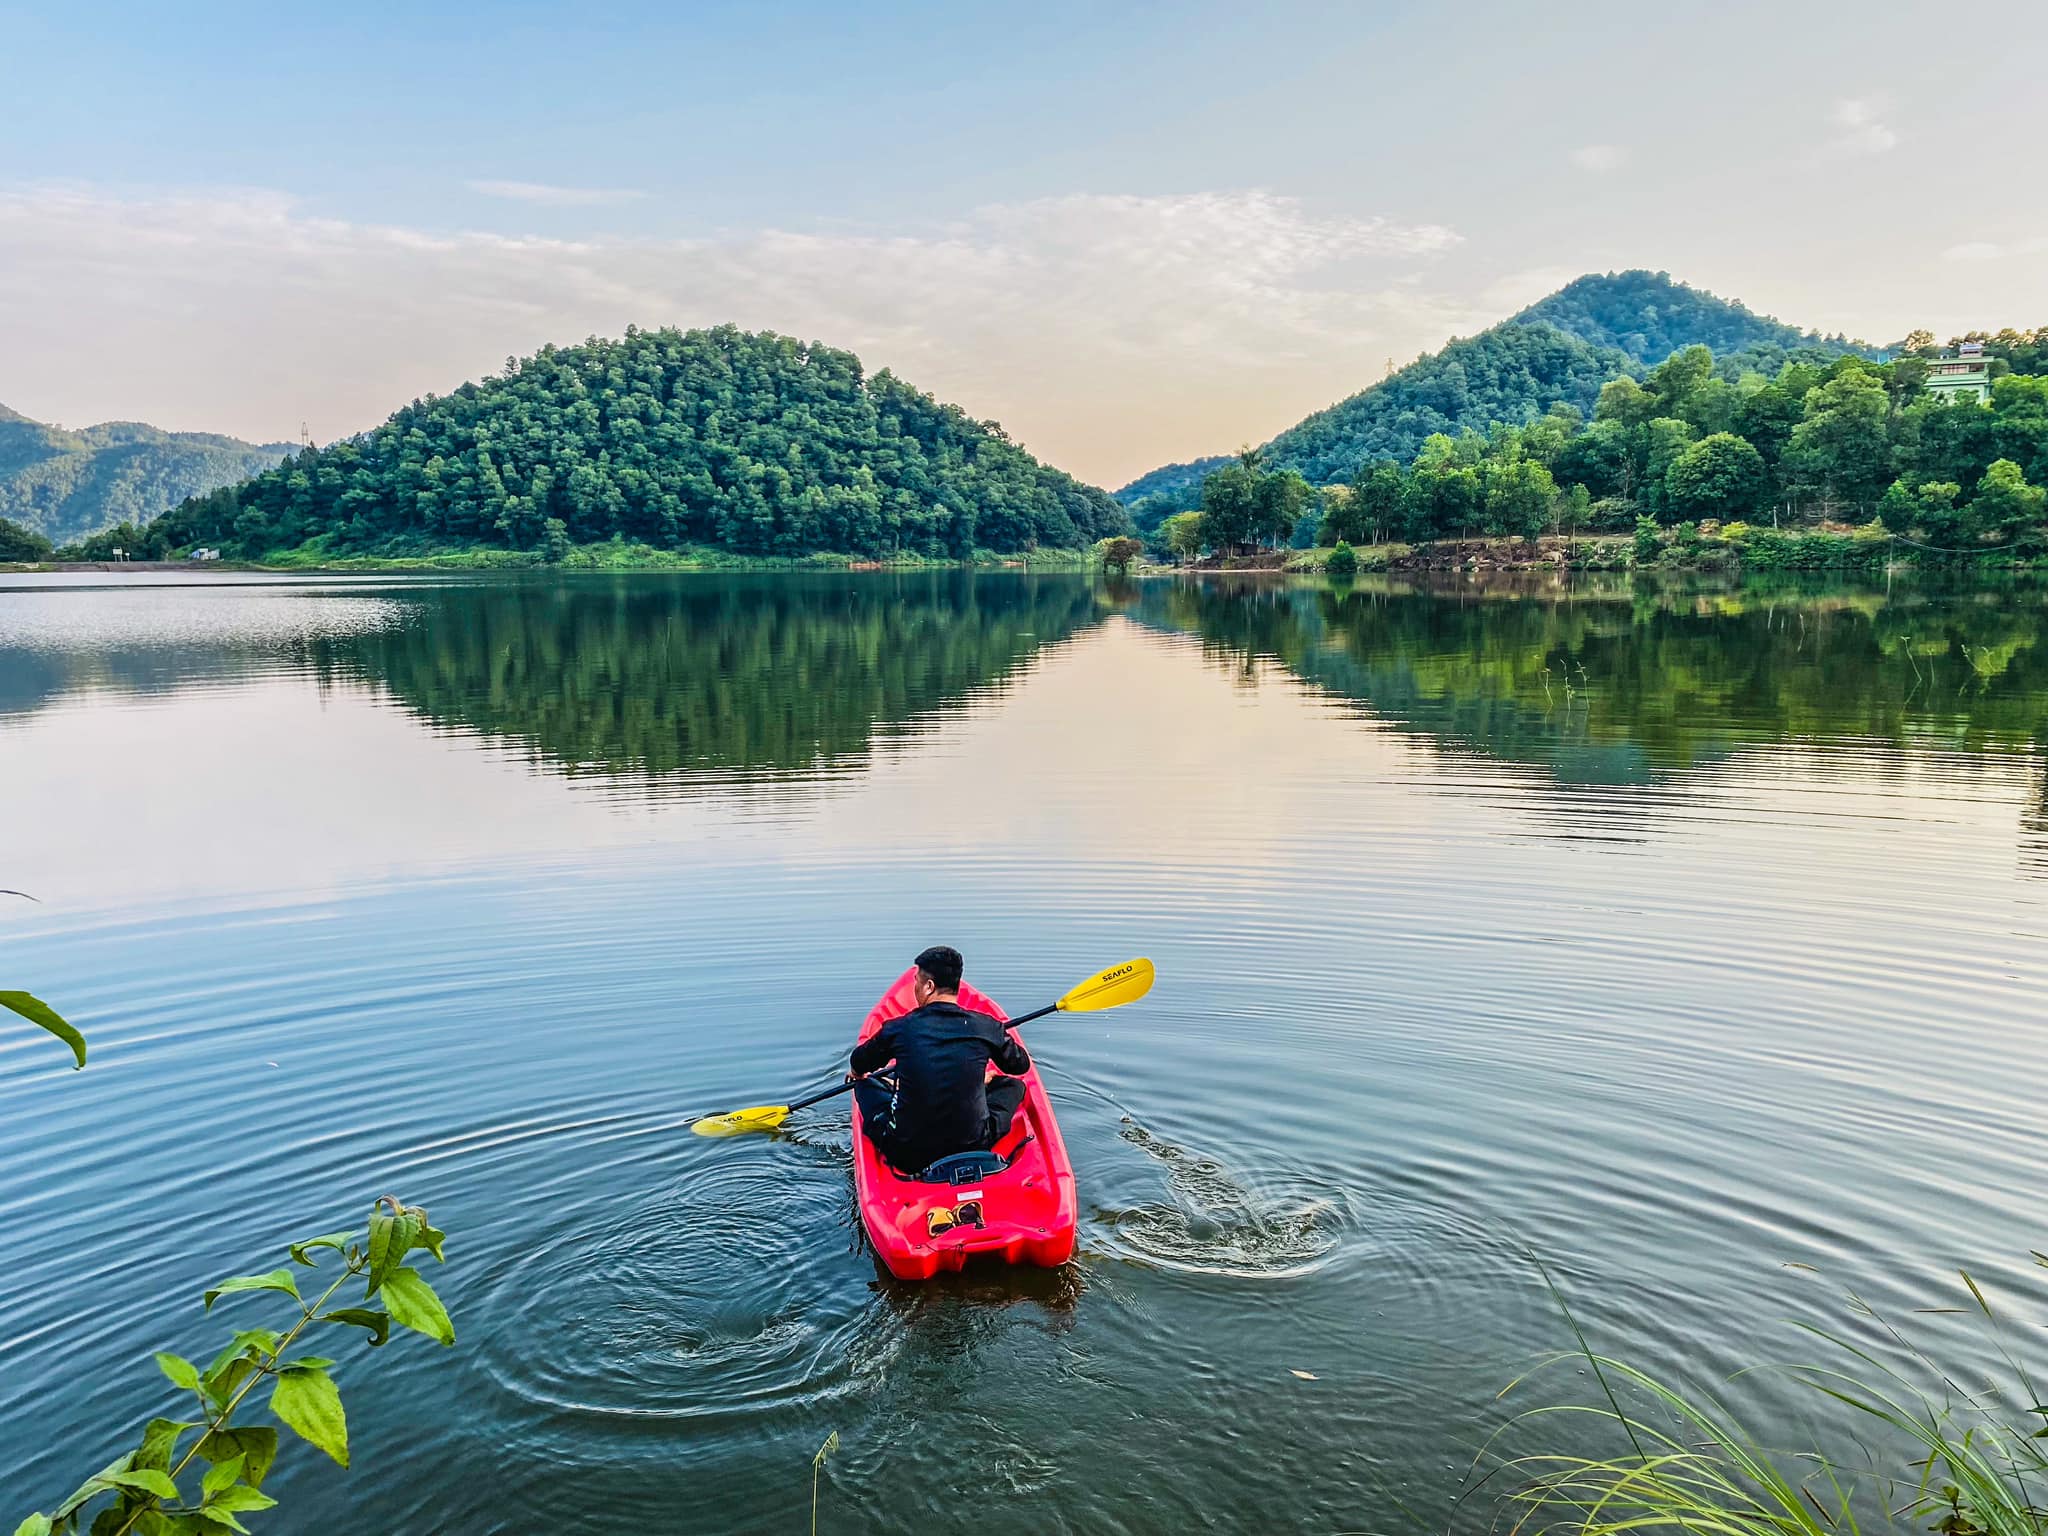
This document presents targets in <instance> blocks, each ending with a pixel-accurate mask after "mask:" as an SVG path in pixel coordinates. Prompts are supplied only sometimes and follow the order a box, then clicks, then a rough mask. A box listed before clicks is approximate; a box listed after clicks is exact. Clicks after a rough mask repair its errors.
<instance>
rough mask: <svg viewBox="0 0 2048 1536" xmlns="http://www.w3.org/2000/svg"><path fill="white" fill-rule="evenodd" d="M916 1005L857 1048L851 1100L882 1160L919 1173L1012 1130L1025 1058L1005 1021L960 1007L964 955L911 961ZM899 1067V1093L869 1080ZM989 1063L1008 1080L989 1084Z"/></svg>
mask: <svg viewBox="0 0 2048 1536" xmlns="http://www.w3.org/2000/svg"><path fill="white" fill-rule="evenodd" d="M915 963H916V966H917V975H916V977H915V978H914V979H913V980H912V982H911V996H912V997H913V998H914V999H916V1002H917V1007H916V1009H915V1010H914V1011H912V1012H910V1013H906V1014H904V1015H903V1017H901V1018H899V1019H891V1020H890V1021H889V1022H888V1023H886V1024H884V1025H883V1026H882V1027H881V1028H880V1029H878V1030H876V1031H875V1032H874V1033H873V1034H872V1035H870V1036H868V1038H867V1039H865V1040H863V1041H861V1043H860V1044H859V1045H856V1046H855V1047H854V1048H853V1058H852V1067H853V1070H852V1071H851V1072H849V1073H848V1074H847V1076H848V1078H849V1079H854V1080H855V1081H854V1086H853V1096H854V1098H855V1099H856V1100H857V1101H858V1102H859V1104H860V1116H861V1124H862V1125H863V1126H864V1127H866V1129H867V1133H868V1135H869V1136H870V1137H871V1138H872V1139H873V1141H874V1143H875V1145H876V1147H877V1148H879V1149H880V1151H881V1153H882V1155H883V1156H884V1157H886V1158H887V1159H888V1160H889V1161H890V1163H892V1164H893V1165H894V1166H895V1167H896V1168H897V1169H899V1170H901V1171H902V1172H904V1173H917V1172H920V1171H921V1170H923V1169H925V1168H928V1167H929V1166H931V1164H933V1163H935V1162H937V1161H938V1160H939V1159H940V1158H942V1157H950V1156H952V1154H954V1153H955V1152H981V1151H987V1150H988V1149H990V1148H992V1147H993V1146H995V1144H996V1143H997V1142H998V1141H1000V1140H1002V1138H1003V1136H1004V1134H1005V1133H1007V1132H1008V1130H1009V1129H1010V1122H1011V1120H1012V1119H1014V1118H1015V1117H1016V1114H1017V1110H1018V1109H1019V1108H1020V1107H1021V1106H1022V1105H1023V1103H1024V1080H1023V1077H1022V1075H1021V1074H1023V1073H1025V1072H1027V1071H1029V1070H1030V1068H1031V1057H1030V1056H1029V1055H1028V1054H1027V1053H1026V1052H1025V1050H1024V1047H1023V1046H1022V1045H1020V1044H1018V1042H1017V1038H1016V1036H1014V1035H1012V1034H1011V1033H1010V1031H1009V1029H1008V1028H1007V1027H1006V1026H1005V1025H1003V1023H1002V1022H1001V1021H1000V1020H998V1019H995V1018H993V1017H991V1016H990V1015H988V1014H986V1013H976V1012H974V1011H973V1010H972V1009H968V1008H963V1007H961V1006H960V977H961V975H962V973H963V972H964V971H965V970H966V962H965V961H964V960H962V959H961V957H960V951H959V950H957V949H953V948H951V947H949V946H947V945H944V944H934V945H933V946H932V947H931V948H930V949H927V950H926V951H925V952H924V953H923V954H921V955H919V956H918V957H917V960H916V962H915ZM892 1061H893V1062H895V1064H896V1090H895V1092H894V1093H891V1092H890V1091H889V1089H888V1087H887V1086H886V1085H884V1084H883V1083H880V1082H878V1081H876V1080H875V1079H874V1078H873V1077H871V1076H869V1075H868V1074H870V1073H872V1072H875V1071H877V1070H879V1069H880V1068H882V1067H884V1066H886V1065H888V1064H889V1063H890V1062H892ZM991 1061H993V1062H994V1063H995V1064H996V1066H997V1067H998V1068H1000V1069H1001V1070H1002V1071H1003V1072H1006V1073H1009V1074H1010V1075H1009V1076H1007V1077H996V1078H991V1077H989V1075H988V1064H989V1063H990V1062H991Z"/></svg>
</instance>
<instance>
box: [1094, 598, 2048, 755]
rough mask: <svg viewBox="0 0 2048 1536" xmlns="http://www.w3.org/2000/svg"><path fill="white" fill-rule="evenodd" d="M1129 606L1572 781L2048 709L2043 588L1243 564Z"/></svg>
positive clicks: (1243, 661)
mask: <svg viewBox="0 0 2048 1536" xmlns="http://www.w3.org/2000/svg"><path fill="white" fill-rule="evenodd" d="M1129 611H1130V612H1131V613H1132V614H1133V615H1134V616H1135V617H1137V618H1139V619H1141V620H1142V621H1144V622H1147V623H1151V624H1157V625H1160V626H1162V627H1171V628H1174V629H1179V630H1184V631H1186V632H1188V633H1191V634H1198V635H1200V636H1201V638H1202V642H1203V646H1204V649H1205V650H1207V651H1209V652H1210V653H1211V654H1213V655H1214V656H1216V657H1217V659H1218V660H1219V661H1221V662H1223V663H1224V664H1225V665H1226V666H1230V667H1232V668H1233V669H1235V670H1237V671H1239V672H1242V671H1243V670H1244V669H1245V668H1246V666H1247V665H1248V664H1249V662H1250V660H1251V659H1252V658H1255V657H1261V656H1264V657H1271V658H1273V659H1274V660H1277V661H1279V662H1281V663H1283V664H1284V665H1285V666H1286V667H1287V668H1288V669H1289V670H1290V671H1291V672H1293V673H1294V674H1295V675H1296V676H1298V677H1301V678H1303V679H1305V680H1307V681H1310V682H1313V683H1315V684H1317V685H1318V686H1320V687H1323V688H1326V689H1328V690H1330V691H1331V692H1332V693H1334V694H1337V695H1339V696H1341V697H1344V698H1347V699H1353V700H1356V701H1357V702H1359V703H1360V704H1363V705H1366V706H1368V707H1369V708H1370V710H1371V711H1372V713H1373V714H1374V716H1375V717H1377V718H1380V719H1384V720H1388V721H1391V722H1394V723H1397V724H1399V725H1401V726H1403V727H1404V728H1408V729H1413V730H1418V731H1423V732H1427V733H1428V734H1429V735H1430V736H1431V737H1433V738H1434V739H1435V740H1436V741H1437V742H1438V743H1439V744H1441V745H1443V746H1446V747H1450V748H1454V749H1455V748H1458V747H1468V748H1470V749H1473V750H1477V751H1480V752H1484V753H1486V754H1487V755H1488V756H1490V757H1494V758H1498V759H1502V760H1506V761H1514V762H1527V763H1535V764H1540V765H1542V766H1543V767H1545V768H1548V769H1549V770H1550V771H1551V772H1553V773H1554V774H1556V776H1557V777H1558V778H1559V779H1560V780H1562V781H1564V782H1566V783H1576V784H1634V783H1642V782H1645V781H1648V780H1650V779H1653V778H1655V777H1657V776H1659V775H1669V774H1672V773H1675V772H1679V771H1681V770H1683V769H1686V768H1689V767H1691V766H1693V765H1695V764H1697V763H1700V762H1703V761H1708V760H1711V759H1714V758H1719V757H1725V756H1726V755H1727V754H1728V753H1730V752H1732V751H1735V750H1736V749H1738V748H1740V747H1744V746H1753V745H1759V744H1767V743H1771V742H1780V741H1793V740H1825V739H1829V738H1837V737H1853V738H1856V739H1859V740H1861V741H1866V742H1885V743H1889V744H1892V745H1896V746H1903V745H1908V744H1911V745H1922V746H1926V745H1940V746H1943V747H1949V748H1956V749H1961V750H1964V751H1976V750H1980V749H1985V748H1990V749H1996V750H2001V751H2012V750H2015V749H2024V748H2026V747H2028V746H2031V745H2037V744H2038V743H2039V742H2040V741H2041V739H2042V733H2043V729H2044V726H2048V713H2044V706H2043V699H2044V697H2048V599H2044V596H2043V594H2042V593H2040V592H2038V591H2027V592H1981V593H1965V594H1962V595H1960V596H1956V595H1950V596H1946V597H1928V596H1924V595H1921V594H1919V593H1917V592H1914V593H1901V594H1899V595H1897V596H1891V595H1888V594H1885V593H1882V592H1860V591H1859V592H1839V591H1819V592H1803V593H1802V592H1799V591H1797V590H1791V591H1780V592H1742V591H1737V592H1733V593H1714V594H1708V595H1700V594H1696V593H1690V592H1687V591H1685V590H1682V589H1677V590H1666V589H1663V588H1658V587H1652V586H1643V587H1630V586H1628V585H1626V584H1621V583H1605V584H1600V583H1596V584H1593V585H1591V586H1588V587H1580V588H1577V589H1559V590H1557V591H1554V592H1550V593H1546V594H1542V595H1539V596H1525V595H1520V594H1517V593H1515V592H1513V591H1505V592H1502V591H1487V590H1483V589H1482V590H1466V591H1450V592H1437V593H1428V592H1421V591H1416V590H1414V589H1410V588H1404V587H1402V586H1401V585H1399V584H1395V583H1388V582H1384V581H1369V582H1367V583H1365V584H1363V585H1361V586H1359V587H1358V588H1356V589H1355V590H1345V591H1332V590H1330V589H1328V588H1326V587H1322V586H1320V585H1318V586H1308V585H1306V584H1297V585H1281V584H1277V583H1273V582H1270V581H1266V582H1261V581H1257V580H1251V579H1240V580H1239V581H1236V582H1231V581H1228V580H1219V581H1203V582H1175V583H1165V582H1154V583H1146V584H1144V585H1142V586H1141V587H1140V588H1139V589H1138V598H1137V601H1136V602H1134V603H1133V604H1131V605H1130V608H1129Z"/></svg>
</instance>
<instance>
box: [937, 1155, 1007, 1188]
mask: <svg viewBox="0 0 2048 1536" xmlns="http://www.w3.org/2000/svg"><path fill="white" fill-rule="evenodd" d="M1009 1166H1010V1165H1009V1162H1008V1161H1007V1160H1006V1159H1004V1158H1002V1157H998V1156H997V1155H996V1154H995V1153H993V1152H955V1153H954V1154H953V1155H952V1156H951V1157H942V1158H940V1159H939V1160H938V1161H937V1162H936V1163H933V1164H931V1165H930V1166H929V1167H927V1168H926V1169H925V1170H924V1172H922V1173H920V1174H919V1175H918V1176H917V1182H918V1183H920V1184H972V1183H974V1182H976V1181H977V1180H979V1179H987V1178H993V1177H994V1176H995V1175H996V1174H999V1173H1001V1172H1002V1171H1003V1170H1004V1169H1005V1168H1007V1167H1009Z"/></svg>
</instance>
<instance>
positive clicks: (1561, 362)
mask: <svg viewBox="0 0 2048 1536" xmlns="http://www.w3.org/2000/svg"><path fill="white" fill-rule="evenodd" d="M1694 345H1703V346H1707V347H1710V348H1712V349H1713V352H1714V355H1715V358H1716V360H1717V363H1718V364H1719V366H1720V368H1721V370H1722V371H1723V372H1724V373H1728V374H1731V375H1739V374H1740V373H1741V372H1743V371H1745V370H1748V369H1752V368H1753V369H1755V370H1757V371H1759V372H1762V373H1765V374H1772V373H1775V372H1776V371H1777V369H1778V368H1779V367H1780V366H1781V365H1782V364H1783V363H1784V362H1785V360H1786V359H1787V358H1788V357H1789V356H1791V355H1792V354H1794V353H1796V352H1801V351H1807V350H1813V351H1821V352H1825V353H1828V354H1830V355H1835V354H1840V353H1843V352H1850V351H1865V350H1868V349H1867V348H1864V347H1863V346H1862V345H1861V344H1860V343H1854V342H1850V341H1848V340H1847V339H1846V338H1843V337H1840V336H1834V337H1825V336H1821V335H1819V334H1818V333H1816V332H1813V331H1802V330H1800V329H1798V328H1797V327H1796V326H1790V325H1786V324H1784V323H1783V322H1782V321H1778V320H1773V319H1771V318H1769V317H1768V316H1763V315H1757V314H1752V313H1751V312H1750V311H1749V309H1747V308H1746V307H1745V306H1743V305H1741V304H1738V303H1735V302H1733V301H1731V300H1728V299H1722V298H1716V297H1715V296H1714V295H1713V294H1711V293H1706V292H1704V291H1702V290H1701V289H1698V288H1693V287H1690V286H1688V285H1687V284H1685V283H1681V282H1675V281H1673V279H1672V278H1671V276H1670V274H1669V273H1665V272H1644V271H1634V272H1610V273H1607V274H1605V275H1600V274H1588V275H1587V276H1585V277H1581V278H1578V279H1576V280H1574V281H1573V282H1570V283H1567V284H1566V285H1565V286H1564V287H1562V288H1560V289H1558V291H1557V292H1556V293H1553V294H1551V295H1550V296H1549V297H1548V298H1546V299H1542V300H1539V301H1538V302H1537V303H1534V304H1532V305H1530V306H1529V307H1528V308H1527V309H1525V310H1523V311H1522V312H1521V313H1520V314H1517V315H1513V316H1510V317H1509V318H1508V319H1506V320H1503V321H1502V322H1501V323H1500V324H1499V325H1496V326H1494V327H1492V328H1491V329H1489V330H1484V331H1481V332H1480V333H1479V334H1478V335H1476V336H1469V337H1464V338H1462V339H1459V340H1455V341H1452V342H1451V343H1450V344H1449V345H1447V346H1445V347H1444V348H1443V349H1442V350H1441V351H1437V352H1432V353H1430V354H1428V355H1427V356H1424V357H1420V358H1417V359H1416V360H1415V361H1414V362H1412V363H1410V364H1409V365H1408V366H1407V367H1405V368H1402V369H1399V370H1398V371H1396V372H1395V373H1393V374H1390V375H1389V376H1388V377H1387V378H1385V379H1383V380H1381V381H1380V382H1379V383H1377V384H1372V385H1368V386H1367V387H1366V388H1365V389H1362V390H1360V391H1359V392H1358V393H1357V394H1355V395H1352V396H1351V397H1350V398H1348V399H1345V400H1340V401H1339V402H1338V403H1337V404H1335V405H1333V406H1330V407H1329V408H1328V409H1327V410H1321V411H1318V412H1316V413H1315V414H1314V415H1313V416H1310V417H1308V418H1307V419H1306V420H1304V421H1301V422H1299V423H1297V424H1296V425H1294V426H1292V427H1289V428H1288V429H1287V430H1286V431H1284V432H1282V433H1281V434H1280V435H1279V436H1278V437H1275V438H1274V439H1273V440H1272V441H1271V442H1269V443H1267V444H1266V445H1265V448H1264V450H1263V452H1264V457H1265V461H1266V463H1267V464H1268V465H1269V466H1270V467H1272V468H1275V469H1292V470H1297V471H1299V472H1300V473H1301V474H1302V475H1303V476H1304V477H1305V478H1307V479H1308V480H1309V481H1310V482H1312V483H1314V484H1328V483H1330V482H1332V481H1337V480H1346V479H1349V478H1350V477H1351V476H1352V475H1353V474H1355V473H1356V472H1357V469H1358V467H1359V466H1360V465H1361V464H1365V463H1370V462H1372V461H1374V460H1376V459H1396V460H1400V461H1402V462H1404V463H1405V462H1406V461H1407V460H1409V459H1411V458H1413V457H1414V456H1415V452H1416V450H1417V449H1419V448H1420V447H1421V446H1422V443H1423V439H1425V438H1427V437H1428V436H1429V435H1430V434H1431V433H1433V432H1447V433H1450V434H1452V435H1453V436H1455V435H1456V434H1457V433H1458V432H1460V431H1462V430H1463V429H1465V428H1467V427H1470V428H1472V429H1473V430H1475V431H1484V430H1485V429H1486V428H1487V427H1489V426H1491V425H1492V424H1493V423H1494V422H1497V421H1501V422H1512V423H1516V424H1520V423H1523V422H1528V421H1533V420H1535V419H1536V418H1537V417H1538V416H1541V415H1542V414H1543V413H1544V412H1545V411H1547V410H1549V409H1550V407H1551V406H1552V405H1555V404H1558V403H1560V402H1563V403H1567V404H1570V405H1574V406H1577V407H1578V408H1579V409H1580V410H1581V411H1584V412H1587V413H1588V414H1590V413H1591V411H1592V409H1593V405H1594V403H1595V401H1597V400H1598V399H1599V396H1600V388H1601V386H1602V385H1604V384H1606V383H1607V382H1608V381H1609V380H1612V379H1617V378H1620V377H1622V376H1623V375H1625V374H1640V373H1642V372H1643V371H1644V370H1645V369H1646V368H1648V367H1650V366H1653V365H1655V364H1657V363H1661V362H1662V361H1664V359H1665V358H1667V357H1669V356H1670V355H1671V354H1672V353H1673V352H1676V351H1678V350H1679V349H1681V348H1683V347H1689V346H1694ZM1228 457H1229V456H1228V455H1216V456H1213V457H1209V458H1202V459H1196V460H1194V461H1193V462H1191V463H1187V464H1170V465H1167V466H1165V467H1164V468H1161V469H1155V470H1153V471H1151V472H1150V473H1149V474H1144V475H1140V476H1139V477H1138V478H1137V479H1135V480H1133V481H1132V482H1131V483H1130V484H1129V485H1126V486H1124V487H1123V488H1122V489H1121V490H1119V491H1117V492H1116V493H1115V494H1116V498H1117V499H1118V500H1119V501H1121V502H1123V503H1124V505H1126V506H1128V507H1131V508H1132V509H1133V511H1134V512H1135V513H1136V514H1137V519H1138V521H1139V523H1140V524H1141V525H1145V526H1150V524H1151V523H1153V522H1156V521H1157V519H1158V518H1159V517H1161V516H1164V515H1165V514H1166V513H1168V512H1171V511H1175V510H1178V509H1180V508H1183V507H1192V506H1194V505H1195V504H1196V503H1197V502H1198V501H1199V500H1200V495H1201V483H1202V480H1203V479H1204V478H1205V477H1206V476H1207V475H1208V474H1209V473H1210V472H1212V471H1213V470H1215V469H1216V468H1217V467H1218V466H1219V465H1221V464H1223V463H1224V462H1225V461H1226V459H1227V458H1228Z"/></svg>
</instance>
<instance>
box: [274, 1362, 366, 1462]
mask: <svg viewBox="0 0 2048 1536" xmlns="http://www.w3.org/2000/svg"><path fill="white" fill-rule="evenodd" d="M270 1411H271V1412H272V1413H274V1414H276V1415H277V1416H278V1418H279V1419H281V1420H282V1421H283V1422H284V1423H285V1425H286V1426H287V1427H288V1428H289V1429H290V1430H291V1431H292V1433H293V1434H295V1435H297V1436H298V1437H299V1438H300V1439H301V1440H304V1441H305V1442H306V1443H307V1444H308V1445H313V1446H317V1447H319V1448H320V1449H321V1450H323V1451H325V1452H326V1453H327V1454H328V1455H329V1456H332V1457H333V1458H334V1459H335V1460H336V1461H338V1462H340V1463H341V1465H343V1466H344V1467H345V1466H347V1465H348V1419H347V1418H346V1417H345V1416H344V1415H343V1413H342V1411H341V1389H340V1388H338V1387H337V1386H335V1384H334V1378H333V1377H332V1376H330V1375H328V1374H327V1373H326V1372H325V1371H286V1372H284V1374H282V1375H281V1376H279V1377H278V1378H277V1385H276V1386H275V1387H274V1388H272V1389H271V1393H270Z"/></svg>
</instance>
